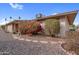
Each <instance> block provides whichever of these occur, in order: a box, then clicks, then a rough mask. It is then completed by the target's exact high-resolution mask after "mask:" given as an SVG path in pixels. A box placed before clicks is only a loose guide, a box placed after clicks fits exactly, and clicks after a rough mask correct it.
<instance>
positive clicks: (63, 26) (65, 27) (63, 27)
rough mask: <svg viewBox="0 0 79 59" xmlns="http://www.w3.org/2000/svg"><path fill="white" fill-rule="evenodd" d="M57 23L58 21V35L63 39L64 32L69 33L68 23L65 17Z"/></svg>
mask: <svg viewBox="0 0 79 59" xmlns="http://www.w3.org/2000/svg"><path fill="white" fill-rule="evenodd" d="M59 21H60V33H59V35H60V36H61V37H65V36H66V32H67V31H69V23H68V20H67V17H66V16H64V17H61V18H60V19H59Z"/></svg>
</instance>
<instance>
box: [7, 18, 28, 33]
mask: <svg viewBox="0 0 79 59" xmlns="http://www.w3.org/2000/svg"><path fill="white" fill-rule="evenodd" d="M22 22H27V20H14V21H12V22H9V23H7V24H6V26H5V30H6V32H10V33H15V32H18V31H19V30H18V28H19V23H22Z"/></svg>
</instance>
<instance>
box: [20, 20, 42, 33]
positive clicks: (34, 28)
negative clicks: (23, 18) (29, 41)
mask: <svg viewBox="0 0 79 59" xmlns="http://www.w3.org/2000/svg"><path fill="white" fill-rule="evenodd" d="M19 31H20V32H21V33H22V34H30V33H31V34H33V33H37V32H39V31H41V27H40V23H39V22H36V21H31V22H24V23H21V24H20V27H19Z"/></svg>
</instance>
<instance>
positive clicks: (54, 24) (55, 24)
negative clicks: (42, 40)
mask: <svg viewBox="0 0 79 59" xmlns="http://www.w3.org/2000/svg"><path fill="white" fill-rule="evenodd" d="M59 31H60V23H59V20H57V19H48V20H46V21H45V32H46V34H47V35H51V36H56V35H57V34H58V33H59Z"/></svg>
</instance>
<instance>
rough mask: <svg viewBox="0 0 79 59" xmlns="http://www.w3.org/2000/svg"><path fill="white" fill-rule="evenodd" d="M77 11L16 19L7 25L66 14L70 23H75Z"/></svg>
mask: <svg viewBox="0 0 79 59" xmlns="http://www.w3.org/2000/svg"><path fill="white" fill-rule="evenodd" d="M77 13H78V11H71V12H65V13H60V14H56V15H50V16H44V17H41V18H37V19H32V20H14V21H12V22H10V23H8V24H6V25H9V24H12V23H20V22H27V21H43V20H46V19H51V18H60V17H63V16H66V17H67V18H68V22H69V24H73V22H74V19H75V17H76V15H77Z"/></svg>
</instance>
